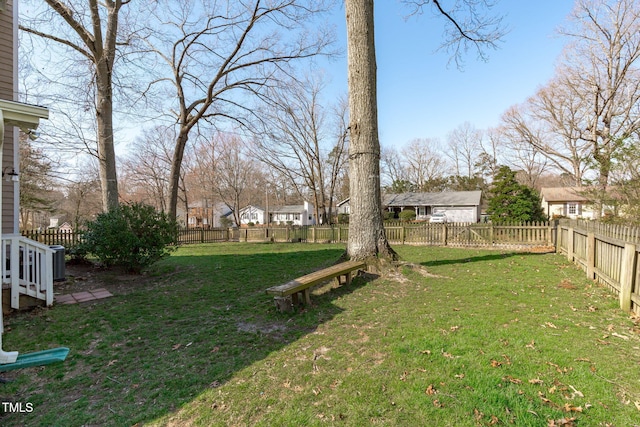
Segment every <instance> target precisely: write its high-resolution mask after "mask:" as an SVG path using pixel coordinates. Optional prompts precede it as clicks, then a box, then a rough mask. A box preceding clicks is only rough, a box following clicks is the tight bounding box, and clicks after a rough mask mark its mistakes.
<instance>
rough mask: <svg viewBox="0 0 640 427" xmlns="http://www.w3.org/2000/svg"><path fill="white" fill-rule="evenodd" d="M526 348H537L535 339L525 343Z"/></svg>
mask: <svg viewBox="0 0 640 427" xmlns="http://www.w3.org/2000/svg"><path fill="white" fill-rule="evenodd" d="M525 348H530V349H532V350H535V348H536V343H535V341H533V340H531V342H530V343H529V344H527V345H525Z"/></svg>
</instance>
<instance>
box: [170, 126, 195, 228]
mask: <svg viewBox="0 0 640 427" xmlns="http://www.w3.org/2000/svg"><path fill="white" fill-rule="evenodd" d="M189 130H190V128H182V129H180V133H179V134H178V138H177V139H176V147H175V151H174V152H173V159H172V161H171V173H170V174H169V218H171V219H173V220H175V219H177V216H178V212H177V210H178V209H177V208H178V192H179V190H180V170H181V168H182V160H183V158H184V149H185V147H186V146H187V141H188V140H189Z"/></svg>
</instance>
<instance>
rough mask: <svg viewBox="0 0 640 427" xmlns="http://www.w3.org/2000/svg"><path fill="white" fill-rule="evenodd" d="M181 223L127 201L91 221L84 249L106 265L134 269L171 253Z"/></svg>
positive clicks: (82, 248)
mask: <svg viewBox="0 0 640 427" xmlns="http://www.w3.org/2000/svg"><path fill="white" fill-rule="evenodd" d="M177 237H178V225H177V223H176V222H175V221H172V220H170V219H169V217H168V216H167V215H166V214H165V213H164V212H157V211H156V210H155V209H154V208H153V207H152V206H148V205H144V204H140V203H133V204H125V205H121V206H120V207H118V208H116V209H113V210H111V211H109V212H105V213H102V214H100V215H98V217H97V218H96V220H95V221H92V222H90V223H89V224H87V231H86V233H85V234H84V241H83V242H82V244H81V246H80V248H79V249H80V251H81V252H84V253H88V254H91V255H93V256H95V257H96V258H97V259H98V261H99V262H101V263H102V264H104V265H105V266H114V265H117V266H121V267H124V268H126V269H127V270H129V271H132V272H140V271H142V269H144V268H145V267H148V266H150V265H151V264H153V263H154V262H156V261H159V260H160V259H162V258H164V257H166V256H168V255H169V254H170V253H171V251H173V250H174V249H175V247H174V246H172V245H174V244H175V242H176V241H177Z"/></svg>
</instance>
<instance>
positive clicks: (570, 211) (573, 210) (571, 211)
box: [567, 203, 578, 215]
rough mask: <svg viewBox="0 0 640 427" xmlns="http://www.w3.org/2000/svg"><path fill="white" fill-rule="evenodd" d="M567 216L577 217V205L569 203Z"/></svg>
mask: <svg viewBox="0 0 640 427" xmlns="http://www.w3.org/2000/svg"><path fill="white" fill-rule="evenodd" d="M567 214H568V215H577V214H578V204H577V203H569V204H568V205H567Z"/></svg>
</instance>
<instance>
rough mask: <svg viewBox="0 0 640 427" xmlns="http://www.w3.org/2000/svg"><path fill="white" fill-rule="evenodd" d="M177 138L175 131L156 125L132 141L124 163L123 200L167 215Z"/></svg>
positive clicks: (122, 178)
mask: <svg viewBox="0 0 640 427" xmlns="http://www.w3.org/2000/svg"><path fill="white" fill-rule="evenodd" d="M174 136H175V135H174V133H173V128H171V127H169V128H167V127H166V126H155V127H152V128H150V129H147V130H145V131H144V132H143V134H142V135H141V136H139V137H137V138H136V139H135V140H134V141H133V143H132V144H131V145H130V147H129V150H128V153H127V155H126V156H125V157H124V158H123V159H122V161H121V163H122V176H121V182H122V183H123V185H122V187H123V189H124V190H123V191H122V193H123V194H122V198H123V199H124V200H126V201H135V202H140V203H144V204H146V205H150V206H153V207H155V208H156V209H157V210H158V211H160V212H166V210H167V193H168V188H169V169H170V167H171V158H172V156H173V141H174V138H173V137H174Z"/></svg>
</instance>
